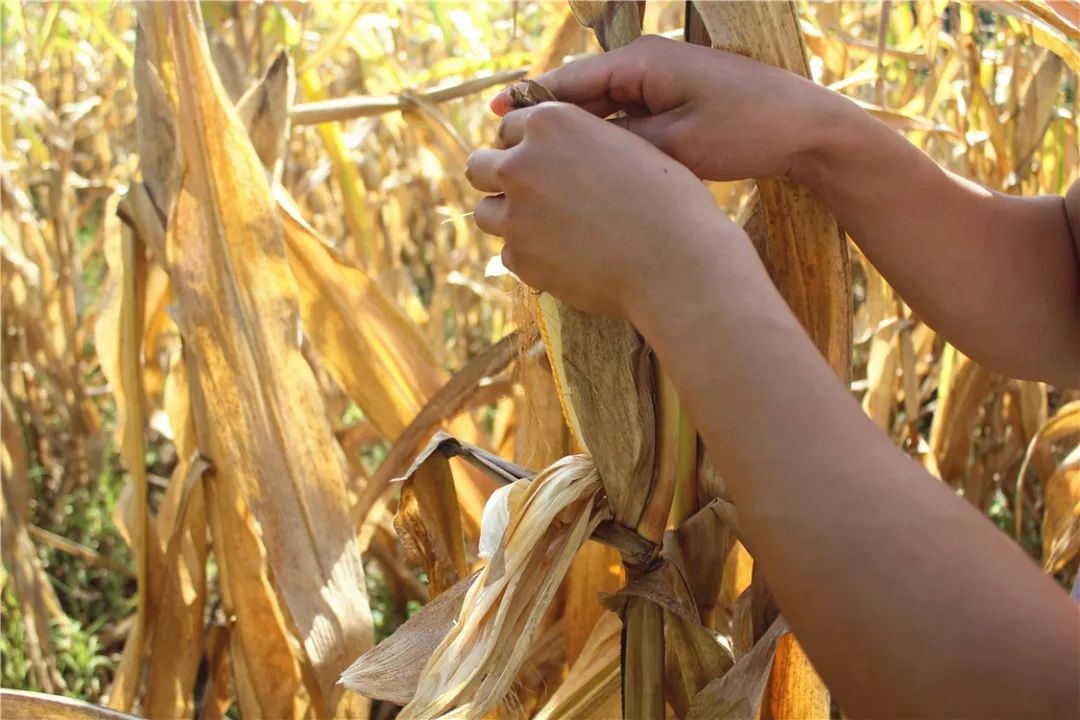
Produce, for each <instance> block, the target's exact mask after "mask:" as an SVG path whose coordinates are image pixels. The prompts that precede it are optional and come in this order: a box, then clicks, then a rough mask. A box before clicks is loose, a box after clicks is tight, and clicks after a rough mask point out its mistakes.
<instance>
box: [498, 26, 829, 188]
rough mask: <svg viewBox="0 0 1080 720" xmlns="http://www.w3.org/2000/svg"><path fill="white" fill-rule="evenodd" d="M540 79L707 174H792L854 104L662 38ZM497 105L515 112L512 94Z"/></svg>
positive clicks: (741, 60)
mask: <svg viewBox="0 0 1080 720" xmlns="http://www.w3.org/2000/svg"><path fill="white" fill-rule="evenodd" d="M535 80H536V81H537V82H538V83H540V84H541V85H543V86H544V87H545V88H547V89H548V90H550V91H551V93H552V94H553V95H554V96H555V97H556V98H557V99H558V100H560V101H562V102H569V103H574V104H575V105H579V106H581V107H582V108H584V109H586V110H588V111H589V112H591V113H593V114H595V115H598V116H600V117H607V116H609V115H611V114H612V113H614V112H616V111H618V110H624V111H626V113H627V115H628V117H625V118H620V119H617V120H615V121H614V122H617V123H619V124H621V125H623V127H625V128H627V129H628V130H630V131H631V132H634V133H636V134H638V135H640V136H641V137H643V138H645V139H646V140H648V141H650V142H651V143H653V144H654V145H656V146H657V147H658V148H660V149H661V150H663V151H664V152H665V153H667V154H668V155H670V156H672V157H673V158H675V159H676V160H678V161H679V162H681V163H682V164H683V165H685V166H686V167H688V168H690V170H692V171H693V172H694V173H695V174H696V175H697V176H698V177H701V178H703V179H706V180H741V179H743V178H751V177H767V176H771V175H784V174H790V173H791V172H792V170H793V167H794V165H795V164H796V163H797V162H798V161H799V159H800V158H801V157H802V156H803V155H804V154H806V153H809V152H812V151H813V149H814V148H815V147H817V144H818V143H819V142H821V141H822V140H823V139H824V137H825V135H826V133H828V132H832V131H834V129H835V125H836V120H837V118H838V117H842V115H841V113H842V111H843V108H844V107H845V106H846V105H847V103H846V102H845V101H844V100H843V99H841V98H840V96H838V95H836V94H834V93H832V92H830V91H828V90H826V89H824V88H822V87H820V86H818V85H815V84H814V83H812V82H810V81H809V80H807V79H805V78H803V77H800V76H798V75H795V74H794V73H790V72H787V71H786V70H782V69H780V68H776V67H773V66H771V65H765V64H763V63H759V62H757V61H754V60H751V59H749V58H745V57H742V56H741V55H735V54H733V53H727V52H723V51H720V50H714V49H712V48H708V47H702V46H699V45H692V44H689V43H685V42H680V41H677V40H668V39H666V38H663V37H660V36H658V35H646V36H643V37H641V38H639V39H637V40H635V41H634V42H632V43H630V44H629V45H627V46H626V47H623V48H620V49H618V50H614V51H612V52H609V53H604V54H603V55H598V56H596V57H591V58H586V59H584V60H579V61H577V62H574V63H570V64H568V65H564V66H562V67H560V68H557V69H555V70H552V71H551V72H548V73H545V74H544V75H541V76H540V77H537V78H535ZM491 107H492V110H494V111H495V112H496V113H497V114H498V115H505V114H506V113H507V112H509V111H510V109H511V107H510V96H509V91H503V92H501V93H499V95H497V96H496V97H495V99H494V100H492V103H491Z"/></svg>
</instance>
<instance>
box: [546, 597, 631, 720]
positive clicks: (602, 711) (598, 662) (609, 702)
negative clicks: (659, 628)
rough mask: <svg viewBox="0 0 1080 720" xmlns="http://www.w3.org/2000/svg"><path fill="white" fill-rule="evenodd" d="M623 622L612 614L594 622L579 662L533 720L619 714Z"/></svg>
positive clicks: (571, 719)
mask: <svg viewBox="0 0 1080 720" xmlns="http://www.w3.org/2000/svg"><path fill="white" fill-rule="evenodd" d="M621 634H622V622H621V621H620V620H619V616H618V615H616V614H615V613H613V612H604V613H603V614H602V615H601V616H600V618H599V620H597V621H596V624H595V626H594V627H593V631H592V633H590V635H589V639H588V641H587V642H586V643H585V646H584V647H583V648H582V650H581V654H580V655H579V656H578V659H577V660H576V661H575V662H574V663H573V664H572V665H571V667H570V672H569V673H568V674H567V677H566V679H565V680H563V682H562V683H561V684H560V685H559V688H558V690H556V691H555V694H554V695H552V696H551V698H550V699H549V700H548V701H547V703H546V704H545V705H544V706H543V707H542V708H541V709H540V712H539V713H537V715H536V720H603V719H604V718H615V717H619V716H620V715H621V710H622V708H621V696H622V692H621V689H620V687H619V684H620V683H619V656H620V645H621Z"/></svg>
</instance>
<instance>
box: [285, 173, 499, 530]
mask: <svg viewBox="0 0 1080 720" xmlns="http://www.w3.org/2000/svg"><path fill="white" fill-rule="evenodd" d="M275 196H276V199H277V203H278V210H279V215H280V218H281V221H282V223H283V225H284V228H285V246H286V251H287V257H288V260H289V266H290V268H291V269H292V273H293V275H294V277H295V278H296V282H297V285H298V289H299V299H300V313H301V318H302V322H303V330H304V334H305V335H306V336H307V337H308V338H310V339H311V342H312V345H313V346H314V347H315V349H316V350H317V352H318V354H319V358H320V359H321V360H322V361H323V362H324V363H325V364H326V367H327V369H328V370H329V371H330V374H331V375H332V376H333V377H334V379H335V381H336V382H337V383H338V385H340V386H341V388H342V389H343V390H345V392H346V394H347V395H348V396H349V397H350V398H352V399H353V400H354V401H355V402H356V404H357V405H358V406H359V407H360V409H361V410H363V411H364V414H365V415H366V416H367V417H368V418H369V419H370V420H371V422H372V424H374V425H375V428H376V429H377V430H378V431H379V433H380V434H381V435H382V436H383V437H386V438H390V439H394V438H397V437H398V436H399V435H400V434H401V433H402V431H403V430H405V428H406V426H407V425H408V424H409V422H410V421H412V419H413V418H414V417H416V416H417V414H418V413H420V411H421V410H422V409H423V407H424V405H425V403H426V402H427V401H428V400H430V399H431V398H432V397H434V396H435V394H436V393H437V392H438V390H439V389H440V387H441V386H442V385H443V383H444V382H445V381H446V375H445V373H443V372H442V370H441V369H439V368H438V366H437V365H436V364H435V360H434V358H433V357H432V355H431V352H430V351H429V350H428V348H427V346H426V345H425V344H424V342H423V339H422V338H421V337H420V335H419V333H418V331H417V329H416V326H415V325H414V324H413V323H412V321H410V320H409V319H408V318H406V317H405V316H404V315H403V314H402V313H401V311H400V310H399V309H398V308H397V307H396V306H395V305H394V304H393V303H392V302H391V301H390V300H389V299H388V298H387V297H386V296H385V295H384V294H383V293H382V291H381V290H380V289H379V287H378V286H377V285H376V284H375V283H374V282H373V281H372V280H371V278H370V277H369V276H368V275H367V274H366V273H365V272H363V271H362V270H360V269H358V268H355V267H352V266H350V265H348V264H347V263H346V262H345V261H344V260H343V259H342V258H340V257H339V256H338V255H337V253H335V252H334V251H333V250H332V249H331V248H330V247H329V246H327V245H326V244H325V243H324V242H323V241H322V239H321V238H319V236H318V235H316V234H315V231H314V230H313V229H312V228H311V227H310V226H309V225H308V224H307V223H306V222H304V220H303V218H302V217H301V216H300V213H299V210H298V209H297V208H296V205H295V203H294V202H293V201H292V199H291V198H290V197H289V196H288V194H287V193H286V192H285V191H284V190H283V189H282V188H281V187H280V186H278V187H277V188H276V189H275ZM448 424H449V429H450V430H451V432H452V433H453V434H454V435H456V436H457V437H460V438H461V439H463V440H465V441H466V442H475V440H476V439H477V436H478V433H477V429H476V427H475V426H474V425H473V423H472V421H471V419H469V418H468V417H466V416H462V417H459V418H456V419H453V420H451V421H450V422H449V423H448ZM415 450H416V447H413V448H411V449H410V452H412V451H415ZM456 482H457V489H458V495H459V497H460V498H461V502H462V508H463V511H464V513H465V516H466V517H467V518H469V519H470V521H471V524H472V526H473V527H479V520H480V514H481V513H482V511H483V506H484V501H485V500H486V499H487V496H488V495H489V494H490V493H491V491H492V490H493V489H494V485H493V484H492V483H491V482H490V481H489V480H488V479H487V478H485V477H483V476H482V475H479V474H476V473H471V474H463V475H462V476H461V477H460V478H458V479H457V480H456ZM381 491H382V488H381V487H373V488H372V489H371V492H370V493H365V497H367V498H369V501H373V497H372V495H375V496H377V495H378V493H381ZM361 509H363V508H361Z"/></svg>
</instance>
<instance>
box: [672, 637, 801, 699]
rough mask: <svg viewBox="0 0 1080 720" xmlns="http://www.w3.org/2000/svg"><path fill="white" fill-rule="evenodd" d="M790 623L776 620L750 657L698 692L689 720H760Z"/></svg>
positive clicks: (749, 654) (741, 660) (743, 659)
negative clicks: (779, 651)
mask: <svg viewBox="0 0 1080 720" xmlns="http://www.w3.org/2000/svg"><path fill="white" fill-rule="evenodd" d="M787 632H788V627H787V622H786V621H785V620H784V619H783V618H777V620H776V622H774V623H773V624H772V627H770V628H769V630H768V632H766V633H765V634H764V635H763V636H762V637H761V639H760V640H758V642H757V644H756V645H754V649H753V650H751V651H750V652H749V653H748V654H746V655H744V656H743V657H741V658H740V659H739V660H738V662H736V663H735V665H734V666H733V667H732V668H731V670H729V671H728V672H726V673H725V674H724V675H723V676H722V677H719V678H717V679H715V680H713V681H712V682H710V683H709V684H708V685H706V686H705V687H704V688H702V690H701V692H699V693H698V694H697V695H696V696H695V697H694V700H693V703H692V704H691V706H690V711H689V712H688V713H687V715H686V720H758V717H759V713H760V712H761V707H762V702H763V695H764V693H765V686H766V683H768V681H769V676H770V671H771V669H772V665H773V657H774V655H775V654H776V646H777V643H778V642H779V641H780V638H781V637H782V636H783V635H784V634H785V633H787Z"/></svg>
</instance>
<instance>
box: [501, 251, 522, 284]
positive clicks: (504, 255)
mask: <svg viewBox="0 0 1080 720" xmlns="http://www.w3.org/2000/svg"><path fill="white" fill-rule="evenodd" d="M499 255H500V259H501V260H502V265H503V267H504V268H506V269H507V270H509V271H510V272H512V273H514V274H515V275H517V274H518V271H517V256H516V255H515V254H514V246H513V245H511V244H510V243H506V244H505V245H503V249H502V252H501V253H499ZM519 277H520V276H519Z"/></svg>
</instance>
